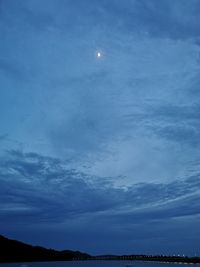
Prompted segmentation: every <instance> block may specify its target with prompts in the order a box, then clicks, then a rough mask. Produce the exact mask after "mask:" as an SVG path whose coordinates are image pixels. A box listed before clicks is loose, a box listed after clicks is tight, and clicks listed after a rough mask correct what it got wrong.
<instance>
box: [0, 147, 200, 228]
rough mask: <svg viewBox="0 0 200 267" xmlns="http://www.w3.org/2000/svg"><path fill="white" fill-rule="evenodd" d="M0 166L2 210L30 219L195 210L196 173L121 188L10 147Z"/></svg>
mask: <svg viewBox="0 0 200 267" xmlns="http://www.w3.org/2000/svg"><path fill="white" fill-rule="evenodd" d="M0 167H1V168H0V171H1V199H2V201H1V203H2V204H1V213H3V214H4V213H5V212H7V214H8V215H9V214H10V215H12V216H14V217H15V216H17V217H18V216H23V217H25V218H26V216H27V218H28V220H30V221H31V220H33V221H35V220H36V221H37V220H40V219H41V220H45V221H48V222H50V221H51V220H53V221H54V220H56V221H57V220H58V221H60V220H61V221H65V220H67V219H68V218H70V217H71V216H72V217H73V216H75V217H76V216H83V214H86V216H88V214H97V216H99V215H98V214H101V213H102V215H103V216H105V217H107V216H108V217H110V216H111V217H112V216H119V217H120V218H121V219H122V220H123V221H124V222H127V223H128V219H127V218H128V217H127V216H131V218H132V217H133V218H135V219H136V218H137V217H138V216H139V217H138V218H140V219H141V220H144V219H145V218H146V219H148V220H151V219H156V218H158V219H161V218H162V217H163V216H165V217H174V216H175V217H176V216H187V215H191V214H192V215H194V214H198V213H199V209H198V205H194V203H195V201H196V202H197V198H198V195H197V194H198V184H199V176H196V177H191V178H188V179H187V180H184V181H176V182H172V183H169V184H153V183H152V184H150V183H144V184H142V183H141V184H134V185H132V186H131V187H129V188H128V189H126V190H124V189H122V188H121V189H120V188H115V187H113V186H112V184H110V183H106V182H104V183H99V181H98V179H100V178H98V177H97V178H96V179H92V178H91V177H88V176H87V175H85V174H84V173H79V172H77V171H75V170H73V169H70V168H68V167H67V164H66V163H65V164H64V163H63V162H62V161H60V160H58V159H55V158H50V157H44V156H41V155H38V154H35V153H22V152H20V151H9V152H8V153H7V156H4V159H2V160H1V166H0ZM197 183H198V184H197ZM41 203H42V204H41ZM191 204H192V206H193V209H191ZM12 205H13V206H12ZM10 207H12V209H11V208H10ZM115 212H116V214H118V215H115ZM126 214H127V215H126ZM36 215H37V216H36ZM100 216H101V215H100ZM143 216H144V217H143ZM34 218H35V219H34ZM163 218H164V217H163Z"/></svg>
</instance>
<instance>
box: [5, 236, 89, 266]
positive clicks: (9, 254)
mask: <svg viewBox="0 0 200 267" xmlns="http://www.w3.org/2000/svg"><path fill="white" fill-rule="evenodd" d="M88 258H90V255H89V254H86V253H82V252H79V251H71V250H63V251H57V250H54V249H46V248H43V247H40V246H31V245H28V244H25V243H22V242H19V241H16V240H11V239H8V238H6V237H4V236H2V235H0V262H33V261H69V260H77V259H82V260H85V259H88Z"/></svg>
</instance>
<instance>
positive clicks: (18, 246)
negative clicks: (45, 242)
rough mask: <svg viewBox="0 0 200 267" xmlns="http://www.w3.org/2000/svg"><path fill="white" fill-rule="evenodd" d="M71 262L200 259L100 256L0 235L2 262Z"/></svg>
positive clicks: (188, 260) (187, 259) (186, 260)
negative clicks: (35, 244)
mask: <svg viewBox="0 0 200 267" xmlns="http://www.w3.org/2000/svg"><path fill="white" fill-rule="evenodd" d="M71 260H131V261H132V260H133V261H159V262H177V263H200V258H199V257H187V256H184V257H183V256H164V255H121V256H119V255H100V256H91V255H89V254H87V253H82V252H80V251H72V250H63V251H58V250H54V249H47V248H43V247H40V246H31V245H28V244H25V243H23V242H19V241H16V240H11V239H8V238H6V237H4V236H2V235H0V262H33V261H71Z"/></svg>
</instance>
